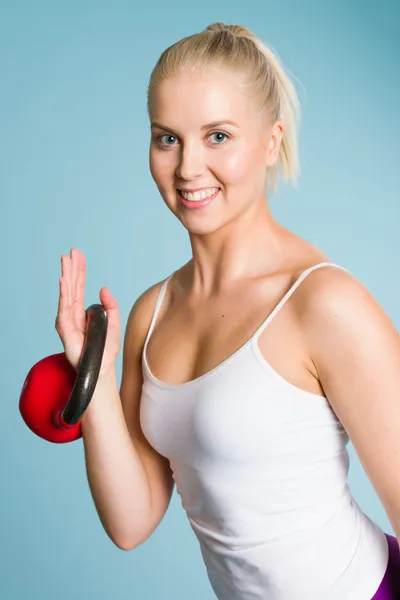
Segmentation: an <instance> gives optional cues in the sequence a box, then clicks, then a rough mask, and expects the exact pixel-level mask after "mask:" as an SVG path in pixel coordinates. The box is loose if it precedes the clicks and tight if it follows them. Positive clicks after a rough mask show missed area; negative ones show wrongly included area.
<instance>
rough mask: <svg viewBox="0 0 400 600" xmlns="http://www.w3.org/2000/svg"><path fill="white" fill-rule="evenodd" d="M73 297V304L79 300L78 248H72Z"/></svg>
mask: <svg viewBox="0 0 400 600" xmlns="http://www.w3.org/2000/svg"><path fill="white" fill-rule="evenodd" d="M70 257H71V295H72V302H76V300H77V288H78V275H79V252H78V251H77V250H76V248H71V250H70Z"/></svg>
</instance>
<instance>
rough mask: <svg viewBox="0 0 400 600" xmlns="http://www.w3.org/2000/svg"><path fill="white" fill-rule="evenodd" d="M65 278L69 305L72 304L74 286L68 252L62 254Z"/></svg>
mask: <svg viewBox="0 0 400 600" xmlns="http://www.w3.org/2000/svg"><path fill="white" fill-rule="evenodd" d="M62 264H63V279H64V281H65V283H66V293H67V297H68V303H69V306H71V305H72V286H71V259H70V257H69V256H67V255H66V254H63V255H62Z"/></svg>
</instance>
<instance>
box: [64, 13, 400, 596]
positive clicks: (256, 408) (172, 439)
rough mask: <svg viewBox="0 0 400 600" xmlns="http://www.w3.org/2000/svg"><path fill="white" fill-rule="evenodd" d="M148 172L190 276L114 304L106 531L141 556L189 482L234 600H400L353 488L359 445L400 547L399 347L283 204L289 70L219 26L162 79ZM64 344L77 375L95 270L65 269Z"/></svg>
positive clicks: (245, 35)
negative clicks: (183, 240) (88, 280)
mask: <svg viewBox="0 0 400 600" xmlns="http://www.w3.org/2000/svg"><path fill="white" fill-rule="evenodd" d="M148 110H149V116H150V121H151V142H150V169H151V173H152V176H153V178H154V181H155V183H156V185H157V187H158V189H159V191H160V194H161V197H162V199H163V200H164V202H165V203H166V205H167V207H168V208H169V209H170V210H171V212H172V213H173V214H174V215H175V216H176V218H177V219H179V221H180V222H181V223H182V225H183V226H184V227H185V229H186V230H187V232H188V235H189V239H190V244H191V248H192V258H191V260H190V261H189V262H188V263H187V264H185V265H183V266H182V267H180V268H178V269H177V270H175V271H174V272H173V273H172V274H171V275H170V276H169V277H167V278H166V279H165V280H164V281H161V282H159V283H157V284H155V285H154V286H152V287H151V288H150V289H148V290H147V291H145V292H144V293H143V294H142V295H141V296H140V298H139V299H138V300H137V301H136V303H135V305H134V307H133V309H132V311H131V313H130V316H129V319H128V323H127V328H126V332H125V341H124V348H123V374H122V382H121V388H120V390H118V385H117V377H116V371H115V359H116V357H117V355H118V352H119V350H120V319H119V313H118V305H117V302H116V300H115V299H114V298H113V296H112V295H111V293H110V291H109V290H108V289H107V288H102V290H101V291H100V299H101V301H102V303H103V305H104V306H105V308H106V309H107V310H108V315H109V330H108V339H107V346H106V352H105V355H104V359H103V365H102V371H101V375H100V378H99V382H98V385H97V388H96V392H95V395H94V398H93V400H92V402H91V404H90V406H89V408H88V410H87V412H86V414H85V416H84V418H83V421H82V431H83V440H84V448H85V456H86V464H87V473H88V481H89V485H90V488H91V492H92V494H93V498H94V501H95V504H96V507H97V510H98V514H99V517H100V519H101V521H102V523H103V526H104V528H105V530H106V532H107V533H108V535H109V536H110V538H111V539H112V540H113V542H114V543H115V544H116V545H117V546H118V547H120V548H122V549H125V550H129V549H132V548H136V547H137V546H139V545H140V544H142V543H143V542H144V541H145V540H147V539H148V538H149V536H150V535H151V534H152V532H153V531H154V530H155V529H156V527H157V526H158V524H159V523H160V521H161V519H162V518H163V516H164V514H165V512H166V510H167V508H168V505H169V502H170V499H171V494H172V491H173V486H174V485H175V484H176V487H177V492H178V493H179V495H180V497H181V500H182V506H183V508H184V509H185V511H186V513H187V517H188V519H189V522H190V525H191V526H192V528H193V531H194V533H195V535H196V536H197V538H198V541H199V544H200V549H201V553H202V556H203V558H204V562H205V565H206V568H207V572H208V576H209V579H210V582H211V585H212V587H213V589H214V591H215V594H216V596H217V597H218V598H219V599H220V600H305V599H307V600H317V599H318V600H371V599H372V598H373V599H374V600H378V599H379V600H389V599H392V600H394V598H398V597H400V595H399V594H400V557H399V546H398V543H397V540H396V538H395V537H394V536H392V535H389V534H386V533H385V532H383V531H382V529H381V528H380V527H378V525H377V524H376V523H374V522H373V521H372V520H371V519H370V518H369V517H368V516H367V515H365V514H364V513H363V512H362V511H361V509H360V507H359V506H358V504H357V503H356V501H355V500H354V498H353V497H352V495H351V492H350V490H349V487H348V484H347V475H348V469H349V455H348V452H347V449H346V445H347V443H348V442H349V440H350V439H351V441H352V443H353V444H354V447H355V449H356V451H357V454H358V456H359V458H360V461H361V462H362V464H363V466H364V468H365V470H366V473H367V474H368V476H369V477H370V480H371V482H372V484H373V486H374V488H375V490H376V492H377V494H378V495H379V498H380V499H381V501H382V504H383V506H384V509H385V511H386V513H387V515H388V518H389V519H390V522H391V523H392V525H393V528H394V530H395V532H396V536H397V538H398V539H400V538H399V536H400V418H399V417H400V342H399V336H398V333H397V331H396V329H395V327H394V325H393V323H392V322H391V321H390V319H389V318H388V316H387V315H386V314H385V313H384V311H383V310H382V308H381V307H380V306H379V305H378V304H377V302H376V301H375V300H374V298H373V297H371V294H370V293H369V292H368V291H367V290H366V289H365V287H363V285H361V284H360V283H359V282H358V281H357V280H356V279H355V278H354V277H353V276H352V275H351V273H349V272H348V271H347V270H346V269H345V268H344V267H342V266H339V265H337V264H334V263H333V262H332V261H331V260H330V259H329V257H327V256H326V255H325V254H324V253H323V252H322V251H321V250H319V249H318V248H316V247H314V246H312V245H311V244H310V243H309V242H307V241H305V240H304V239H302V238H300V237H299V236H297V235H295V234H294V233H292V232H291V231H288V230H287V229H286V228H284V227H283V226H282V225H280V224H279V223H278V222H277V221H276V220H275V219H274V218H273V216H272V214H271V212H270V209H269V205H268V198H269V195H270V194H271V193H272V192H273V191H274V190H275V189H276V187H277V183H278V173H279V172H281V173H282V176H283V178H284V179H289V180H292V181H295V180H296V177H297V174H298V154H297V131H298V121H299V106H298V99H297V96H296V91H295V88H294V85H293V84H292V82H291V80H290V78H289V76H288V75H287V73H286V72H285V70H284V68H283V66H282V64H281V62H280V61H279V60H278V58H277V56H276V55H275V54H274V53H273V52H272V51H271V50H270V49H268V48H267V47H266V46H265V45H264V44H263V43H262V42H261V41H260V40H259V39H257V37H256V36H255V35H253V34H252V33H251V32H250V31H248V30H247V29H246V28H244V27H240V26H236V25H223V24H221V23H215V24H213V25H210V26H209V27H207V28H206V29H205V30H204V31H202V32H200V33H199V34H196V35H191V36H189V37H187V38H185V39H183V40H180V41H179V42H177V43H176V44H174V45H173V46H171V47H170V48H168V49H167V50H165V52H164V53H163V54H162V55H161V57H160V59H159V60H158V62H157V64H156V66H155V68H154V70H153V72H152V74H151V79H150V84H149V89H148ZM62 264H63V266H62V277H61V288H60V303H59V311H58V315H57V330H58V332H59V334H60V336H61V339H62V341H63V344H64V348H65V351H66V354H67V356H68V357H69V359H70V361H71V362H72V363H73V364H76V362H77V360H78V357H79V354H80V350H81V346H82V340H83V331H84V298H83V295H84V284H85V259H84V256H83V255H82V253H81V252H79V251H78V250H77V249H73V250H72V251H71V255H70V256H66V255H65V256H63V257H62Z"/></svg>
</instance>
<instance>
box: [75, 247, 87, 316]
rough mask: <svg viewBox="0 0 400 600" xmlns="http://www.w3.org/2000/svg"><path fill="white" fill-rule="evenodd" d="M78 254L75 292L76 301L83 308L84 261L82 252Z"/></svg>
mask: <svg viewBox="0 0 400 600" xmlns="http://www.w3.org/2000/svg"><path fill="white" fill-rule="evenodd" d="M78 252H79V269H78V281H77V290H76V300H77V302H78V304H79V305H80V306H82V307H83V308H85V284H86V261H85V255H84V254H83V252H80V251H78Z"/></svg>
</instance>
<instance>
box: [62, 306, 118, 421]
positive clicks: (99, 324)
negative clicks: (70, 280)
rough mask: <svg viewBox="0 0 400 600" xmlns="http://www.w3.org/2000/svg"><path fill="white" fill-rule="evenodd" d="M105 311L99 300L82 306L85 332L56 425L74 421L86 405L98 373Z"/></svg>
mask: <svg viewBox="0 0 400 600" xmlns="http://www.w3.org/2000/svg"><path fill="white" fill-rule="evenodd" d="M107 322H108V319H107V311H106V310H105V309H104V307H103V306H102V304H92V305H91V306H89V307H88V308H87V309H86V334H85V340H84V344H83V348H82V354H81V359H80V361H79V366H78V368H77V375H76V380H75V384H74V387H73V389H72V392H71V395H70V397H69V399H68V401H67V403H66V405H65V407H64V409H63V410H62V411H61V413H60V415H59V417H58V421H59V422H58V425H59V426H61V427H64V428H66V429H68V428H69V427H70V426H73V425H76V424H77V423H78V422H79V421H80V419H81V418H82V416H83V414H84V412H85V410H86V409H87V407H88V405H89V403H90V401H91V399H92V396H93V394H94V390H95V388H96V384H97V380H98V377H99V373H100V367H101V361H102V358H103V354H104V347H105V343H106V338H107Z"/></svg>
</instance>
